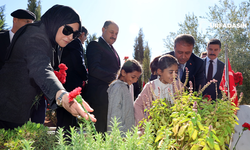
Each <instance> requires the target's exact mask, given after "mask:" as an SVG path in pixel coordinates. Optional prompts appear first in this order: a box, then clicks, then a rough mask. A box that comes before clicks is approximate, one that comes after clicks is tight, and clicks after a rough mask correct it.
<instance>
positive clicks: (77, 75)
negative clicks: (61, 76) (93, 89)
mask: <svg viewBox="0 0 250 150" xmlns="http://www.w3.org/2000/svg"><path fill="white" fill-rule="evenodd" d="M87 35H88V31H87V29H86V28H85V27H84V26H82V33H81V34H80V36H79V37H78V38H76V39H75V40H73V41H72V42H70V43H69V44H68V45H67V46H66V47H64V48H63V52H62V56H61V63H64V64H65V65H66V66H67V67H68V70H67V77H66V82H65V84H64V85H63V86H64V88H65V89H66V90H67V91H72V90H74V89H75V88H77V87H82V86H83V82H86V81H87V78H88V77H87V75H88V73H87V70H86V67H85V63H84V56H83V46H82V44H84V42H85V40H86V39H87ZM84 88H85V87H82V93H81V95H82V97H83V98H85V96H84V95H85V93H84ZM56 116H57V127H64V130H68V131H70V126H77V120H76V117H74V116H72V114H71V113H69V112H68V111H67V110H65V109H64V108H63V107H58V108H57V109H56ZM66 133H67V132H66Z"/></svg>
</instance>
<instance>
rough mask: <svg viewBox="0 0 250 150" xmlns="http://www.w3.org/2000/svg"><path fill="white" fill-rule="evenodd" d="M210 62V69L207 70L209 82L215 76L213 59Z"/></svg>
mask: <svg viewBox="0 0 250 150" xmlns="http://www.w3.org/2000/svg"><path fill="white" fill-rule="evenodd" d="M209 62H210V64H209V66H208V71H207V82H208V81H210V80H212V78H213V60H210V61H209Z"/></svg>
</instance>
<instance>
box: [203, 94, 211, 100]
mask: <svg viewBox="0 0 250 150" xmlns="http://www.w3.org/2000/svg"><path fill="white" fill-rule="evenodd" d="M206 98H207V101H211V100H212V98H211V95H204V96H203V98H202V99H206Z"/></svg>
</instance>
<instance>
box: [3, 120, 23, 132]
mask: <svg viewBox="0 0 250 150" xmlns="http://www.w3.org/2000/svg"><path fill="white" fill-rule="evenodd" d="M22 125H24V123H13V122H8V121H2V120H0V129H5V130H8V129H11V130H12V129H14V128H17V127H21V126H22Z"/></svg>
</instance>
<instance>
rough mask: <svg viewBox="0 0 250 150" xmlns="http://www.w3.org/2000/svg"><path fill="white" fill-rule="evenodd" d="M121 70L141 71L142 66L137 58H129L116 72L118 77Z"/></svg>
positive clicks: (127, 71)
mask: <svg viewBox="0 0 250 150" xmlns="http://www.w3.org/2000/svg"><path fill="white" fill-rule="evenodd" d="M121 70H124V71H125V72H126V73H131V72H133V71H138V72H142V67H141V65H140V63H139V62H138V61H137V60H135V59H129V60H127V61H126V62H125V63H124V64H123V66H122V68H121V69H120V71H119V73H118V74H119V76H118V79H119V78H120V77H121Z"/></svg>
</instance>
